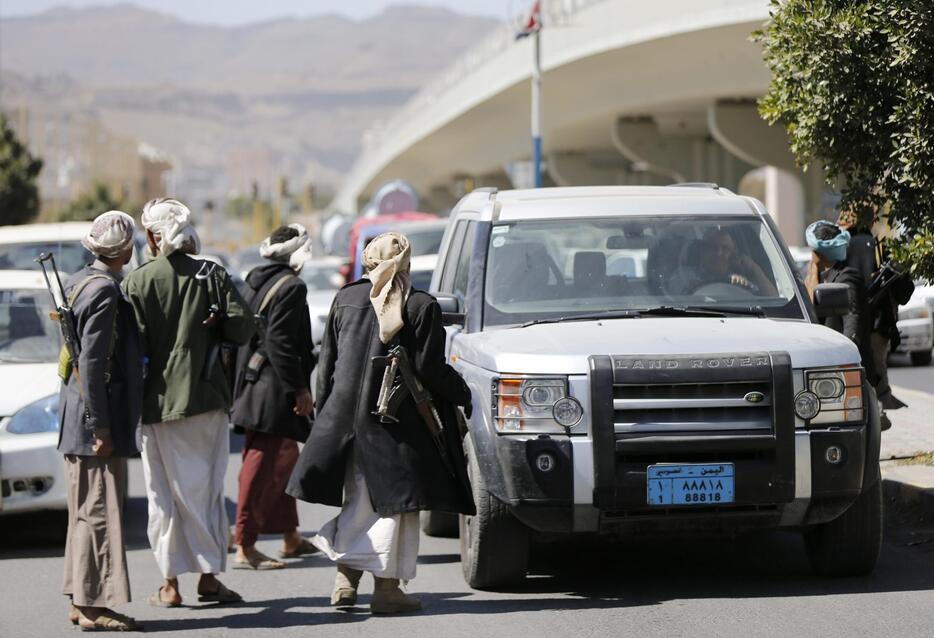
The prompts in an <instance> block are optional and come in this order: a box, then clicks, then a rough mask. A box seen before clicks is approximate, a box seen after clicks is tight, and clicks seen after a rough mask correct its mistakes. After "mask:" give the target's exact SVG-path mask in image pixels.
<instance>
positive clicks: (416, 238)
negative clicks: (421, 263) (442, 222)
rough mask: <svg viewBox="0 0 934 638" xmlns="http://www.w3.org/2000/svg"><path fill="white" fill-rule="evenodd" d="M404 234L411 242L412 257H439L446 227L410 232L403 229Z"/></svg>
mask: <svg viewBox="0 0 934 638" xmlns="http://www.w3.org/2000/svg"><path fill="white" fill-rule="evenodd" d="M402 234H404V235H405V236H406V238H408V240H409V251H410V254H411V255H412V257H421V256H422V255H437V254H438V251H439V250H441V239H442V238H443V237H444V226H438V227H436V228H426V229H424V230H409V231H408V232H406V231H405V229H404V228H403V229H402Z"/></svg>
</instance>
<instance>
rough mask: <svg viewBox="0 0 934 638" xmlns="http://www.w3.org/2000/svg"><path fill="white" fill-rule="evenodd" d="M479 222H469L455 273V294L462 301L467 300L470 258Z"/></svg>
mask: <svg viewBox="0 0 934 638" xmlns="http://www.w3.org/2000/svg"><path fill="white" fill-rule="evenodd" d="M476 227H477V222H468V223H467V230H466V235H465V236H464V244H463V247H462V248H461V251H460V255H459V256H458V260H457V269H456V270H455V272H454V286H453V292H454V294H455V295H457V296H458V297H460V298H461V301H463V300H464V299H466V298H467V275H468V274H469V272H470V256H471V255H472V254H473V244H474V237H475V235H476V232H475V230H476Z"/></svg>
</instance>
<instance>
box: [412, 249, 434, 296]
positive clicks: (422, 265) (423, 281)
mask: <svg viewBox="0 0 934 638" xmlns="http://www.w3.org/2000/svg"><path fill="white" fill-rule="evenodd" d="M437 265H438V255H437V254H434V255H419V256H418V257H412V259H411V261H410V268H409V281H410V282H411V285H412V288H415V289H417V290H424V291H425V292H429V291H431V276H432V275H433V274H434V273H435V268H436V267H437Z"/></svg>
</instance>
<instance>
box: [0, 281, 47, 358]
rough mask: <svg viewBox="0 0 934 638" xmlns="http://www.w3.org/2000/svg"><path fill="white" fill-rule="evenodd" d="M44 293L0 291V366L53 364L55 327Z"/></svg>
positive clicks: (34, 291) (39, 291)
mask: <svg viewBox="0 0 934 638" xmlns="http://www.w3.org/2000/svg"><path fill="white" fill-rule="evenodd" d="M50 310H51V300H50V299H49V297H48V292H46V291H45V290H0V363H55V362H57V361H58V351H59V348H60V347H61V334H60V332H59V330H58V325H57V324H55V323H54V322H53V321H51V320H50V319H49V311H50Z"/></svg>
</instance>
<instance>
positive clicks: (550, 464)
mask: <svg viewBox="0 0 934 638" xmlns="http://www.w3.org/2000/svg"><path fill="white" fill-rule="evenodd" d="M535 467H537V468H538V470H539V471H540V472H550V471H552V470H553V469H555V457H553V456H552V455H551V454H548V453H547V452H543V453H542V454H539V455H538V456H536V457H535Z"/></svg>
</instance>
